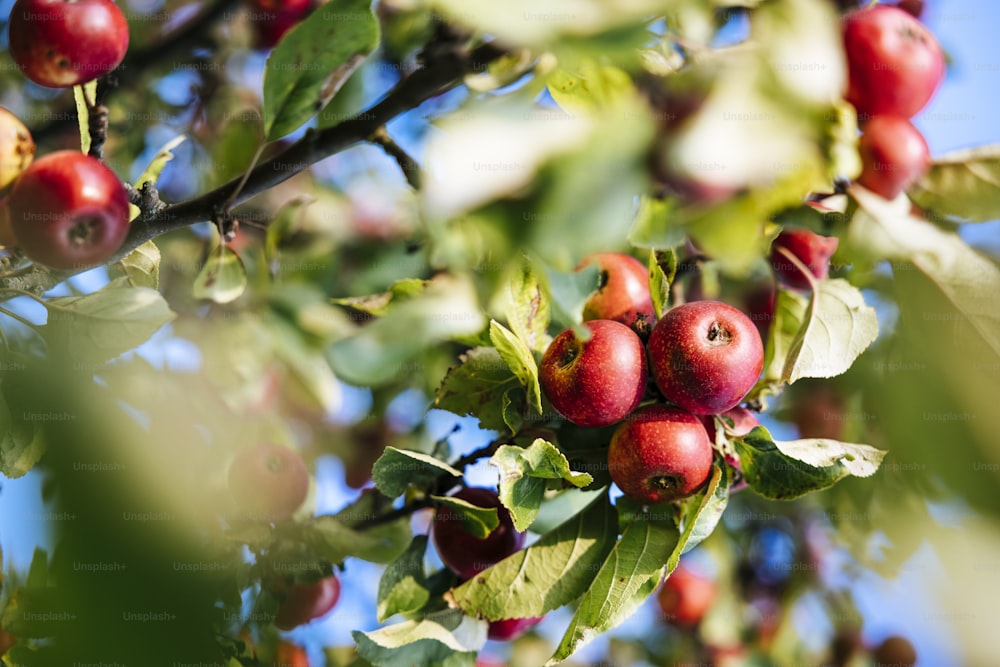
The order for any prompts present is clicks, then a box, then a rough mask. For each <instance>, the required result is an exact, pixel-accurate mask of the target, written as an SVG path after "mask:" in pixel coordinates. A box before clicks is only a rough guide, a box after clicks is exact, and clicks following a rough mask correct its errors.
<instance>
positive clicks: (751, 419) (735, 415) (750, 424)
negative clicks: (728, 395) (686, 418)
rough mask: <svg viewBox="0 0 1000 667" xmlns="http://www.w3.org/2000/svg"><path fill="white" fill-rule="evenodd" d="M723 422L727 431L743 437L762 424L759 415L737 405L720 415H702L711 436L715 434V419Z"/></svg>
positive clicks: (702, 420)
mask: <svg viewBox="0 0 1000 667" xmlns="http://www.w3.org/2000/svg"><path fill="white" fill-rule="evenodd" d="M717 418H718V420H719V421H720V422H722V425H723V428H724V429H725V431H726V433H728V434H730V435H733V436H736V437H737V438H738V437H741V436H744V435H746V434H747V433H749V432H750V431H752V430H754V428H756V427H757V426H760V422H759V421H757V416H756V415H755V414H754V413H752V412H750V411H749V410H747V409H746V408H740V407H736V408H733V409H731V410H726V411H725V412H723V413H722V414H719V415H702V417H701V423H702V424H704V425H705V430H706V431H708V434H709V435H710V436H712V435H714V434H715V420H716V419H717Z"/></svg>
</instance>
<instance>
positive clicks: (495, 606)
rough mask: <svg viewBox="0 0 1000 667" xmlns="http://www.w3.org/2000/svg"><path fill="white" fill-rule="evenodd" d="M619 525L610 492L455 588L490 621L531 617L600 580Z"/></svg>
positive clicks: (465, 606)
mask: <svg viewBox="0 0 1000 667" xmlns="http://www.w3.org/2000/svg"><path fill="white" fill-rule="evenodd" d="M617 535H618V525H617V520H616V516H615V513H614V511H613V509H612V507H611V505H610V503H609V502H608V498H607V495H606V494H602V495H601V497H599V498H598V499H596V500H595V501H594V502H593V503H591V504H590V505H589V506H588V507H587V509H585V510H584V511H583V512H580V513H579V514H577V515H576V516H574V517H571V518H570V519H567V520H566V521H565V522H564V523H563V524H562V525H560V526H559V527H558V528H556V529H555V530H553V531H552V532H550V533H546V534H545V535H543V536H542V537H541V538H540V539H539V540H538V541H537V542H535V543H534V544H533V545H531V546H530V547H528V548H527V549H522V550H521V551H518V552H517V553H515V554H513V555H511V556H509V557H507V558H505V559H504V560H502V561H500V562H499V563H497V564H496V565H494V566H492V567H490V568H489V569H487V570H484V571H483V572H481V573H479V574H478V575H476V576H475V577H473V578H472V579H470V580H469V581H467V582H465V583H464V584H462V585H461V586H458V587H457V588H455V589H454V590H452V592H451V594H450V597H451V599H452V601H453V602H454V603H455V604H456V605H458V607H460V608H461V609H462V610H463V611H465V612H466V613H468V614H470V615H474V616H476V617H480V618H485V619H488V620H501V619H505V618H529V617H532V616H543V615H545V614H546V613H547V612H549V611H552V610H553V609H557V608H559V607H561V606H563V605H565V604H569V603H570V602H572V601H573V600H575V599H576V598H578V597H579V596H580V595H582V594H583V593H584V592H585V591H586V590H587V589H588V587H589V586H590V584H591V582H592V581H593V580H594V576H595V575H596V572H597V570H598V568H599V566H600V565H601V564H602V563H603V562H604V559H605V558H606V557H607V555H608V553H609V552H610V551H611V549H612V548H613V547H614V545H615V542H616V539H615V538H616V536H617Z"/></svg>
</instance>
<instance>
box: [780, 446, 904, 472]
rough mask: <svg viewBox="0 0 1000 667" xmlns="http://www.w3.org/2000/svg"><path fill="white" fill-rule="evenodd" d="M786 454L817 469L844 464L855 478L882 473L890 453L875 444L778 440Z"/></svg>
mask: <svg viewBox="0 0 1000 667" xmlns="http://www.w3.org/2000/svg"><path fill="white" fill-rule="evenodd" d="M774 444H775V446H776V447H777V448H778V451H780V452H781V453H782V454H784V455H785V456H787V457H789V458H793V459H795V460H796V461H802V462H803V463H808V464H809V465H811V466H814V467H816V468H827V467H829V466H832V465H835V464H838V463H839V464H840V465H842V466H844V468H846V469H847V472H848V473H850V474H851V475H854V476H855V477H870V476H871V475H874V474H875V472H876V471H877V470H878V467H879V465H881V463H882V459H883V458H884V457H885V454H886V452H885V451H883V450H881V449H875V448H874V447H872V446H871V445H860V444H855V443H851V442H840V441H839V440H830V439H827V438H805V439H803V440H789V441H786V442H782V441H780V440H775V441H774Z"/></svg>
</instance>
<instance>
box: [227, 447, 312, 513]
mask: <svg viewBox="0 0 1000 667" xmlns="http://www.w3.org/2000/svg"><path fill="white" fill-rule="evenodd" d="M229 492H230V494H231V495H232V497H233V500H234V501H235V502H236V505H237V507H238V513H239V514H238V515H239V516H240V517H241V518H247V519H252V520H257V521H268V522H271V521H284V520H285V519H287V518H289V517H290V516H292V515H293V514H294V513H295V511H296V510H297V509H299V507H301V506H302V503H304V502H305V500H306V497H307V496H308V495H309V471H308V470H307V469H306V464H305V462H303V460H302V457H301V456H299V454H298V452H296V451H295V450H294V449H291V448H289V447H285V446H282V445H274V444H269V443H264V444H258V445H254V446H252V447H249V448H247V449H244V450H243V451H241V452H240V453H239V454H238V455H237V456H236V458H235V459H234V460H233V463H232V465H230V467H229Z"/></svg>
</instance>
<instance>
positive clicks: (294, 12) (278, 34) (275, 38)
mask: <svg viewBox="0 0 1000 667" xmlns="http://www.w3.org/2000/svg"><path fill="white" fill-rule="evenodd" d="M312 9H313V0H251V1H250V23H251V24H252V25H253V29H254V47H255V48H258V49H273V48H274V47H275V46H276V45H277V43H278V42H279V41H281V38H282V37H284V36H285V33H287V32H288V31H289V30H291V29H292V28H294V27H295V26H296V25H298V23H299V22H300V21H302V19H304V18H305V17H306V16H307V15H308V14H309V12H311V11H312Z"/></svg>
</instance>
